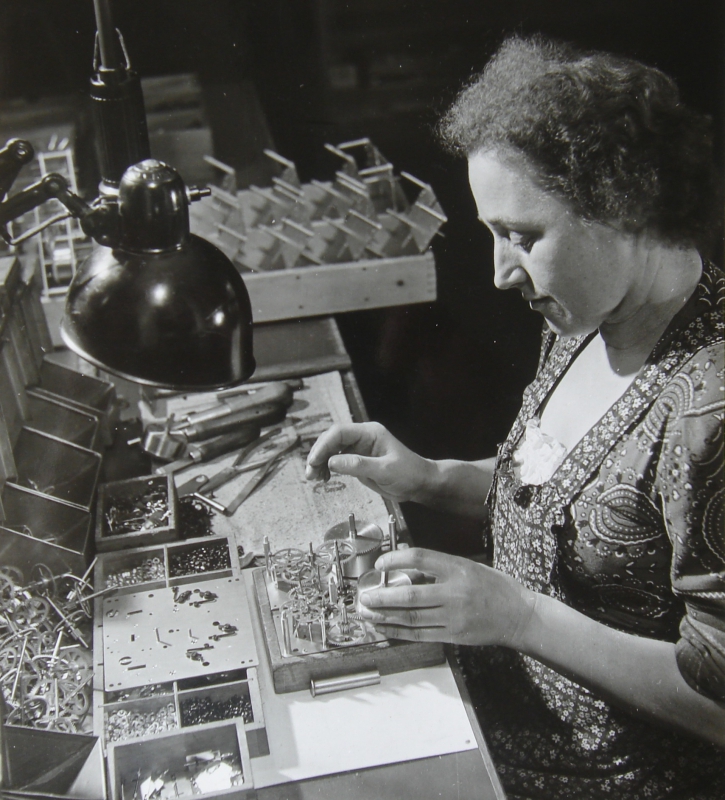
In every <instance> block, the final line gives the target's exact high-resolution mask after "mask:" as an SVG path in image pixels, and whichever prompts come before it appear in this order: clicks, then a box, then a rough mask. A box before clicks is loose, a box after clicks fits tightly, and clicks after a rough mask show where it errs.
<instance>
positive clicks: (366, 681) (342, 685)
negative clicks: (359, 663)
mask: <svg viewBox="0 0 725 800" xmlns="http://www.w3.org/2000/svg"><path fill="white" fill-rule="evenodd" d="M378 683H380V672H379V671H378V670H376V669H372V670H370V671H369V672H355V673H353V674H352V675H340V676H339V677H337V678H319V679H317V680H316V679H315V678H312V679H311V680H310V693H311V694H312V696H313V697H317V696H318V695H321V694H332V692H342V691H345V689H361V688H362V687H363V686H376V685H377V684H378Z"/></svg>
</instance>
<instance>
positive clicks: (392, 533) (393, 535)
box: [388, 514, 398, 550]
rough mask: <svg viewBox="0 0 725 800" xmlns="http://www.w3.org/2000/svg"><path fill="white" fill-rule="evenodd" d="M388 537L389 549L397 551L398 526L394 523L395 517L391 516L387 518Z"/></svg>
mask: <svg viewBox="0 0 725 800" xmlns="http://www.w3.org/2000/svg"><path fill="white" fill-rule="evenodd" d="M388 536H389V537H390V549H391V550H397V549H398V525H397V523H396V521H395V516H394V515H393V514H391V515H390V516H389V517H388Z"/></svg>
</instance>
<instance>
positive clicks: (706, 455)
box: [656, 344, 725, 701]
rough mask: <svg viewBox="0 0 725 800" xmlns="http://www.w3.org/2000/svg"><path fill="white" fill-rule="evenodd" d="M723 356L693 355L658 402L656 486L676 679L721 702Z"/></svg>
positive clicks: (717, 351)
mask: <svg viewBox="0 0 725 800" xmlns="http://www.w3.org/2000/svg"><path fill="white" fill-rule="evenodd" d="M723 356H724V352H723V347H722V345H721V344H717V345H715V346H713V347H710V348H705V349H703V350H701V351H699V352H698V353H697V354H696V356H694V357H693V358H692V359H691V360H690V361H689V362H688V364H687V366H686V368H685V369H684V370H682V371H681V372H679V373H678V374H677V376H676V377H675V378H674V379H673V380H672V381H671V382H670V384H669V385H668V386H667V388H666V389H665V390H664V391H663V393H662V394H661V395H660V397H659V398H658V400H657V405H659V412H660V413H661V414H662V415H663V417H664V418H666V420H667V422H666V424H665V426H664V437H663V441H662V457H661V459H660V460H659V465H658V469H657V476H656V482H657V484H658V489H659V493H660V496H661V497H662V498H663V511H664V516H665V522H666V525H667V531H668V535H669V538H670V541H671V542H672V548H673V559H672V570H671V578H672V588H673V591H674V593H675V594H676V595H677V596H678V597H680V598H681V599H682V600H684V603H685V608H686V613H685V616H684V617H683V619H682V622H681V624H680V639H679V641H678V642H677V646H676V656H677V664H678V667H679V669H680V672H681V673H682V676H683V678H684V679H685V680H686V681H687V683H688V684H689V685H690V686H692V688H693V689H695V690H696V691H697V692H699V693H701V694H703V695H706V696H707V697H710V698H712V699H715V700H719V701H724V700H725V503H724V500H725V470H724V463H723V410H724V407H725V397H724V393H723V382H724V380H725V365H724V364H723V360H724V358H723Z"/></svg>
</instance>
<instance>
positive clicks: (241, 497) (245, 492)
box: [224, 435, 300, 517]
mask: <svg viewBox="0 0 725 800" xmlns="http://www.w3.org/2000/svg"><path fill="white" fill-rule="evenodd" d="M299 443H300V437H299V435H297V436H295V438H294V440H293V441H292V442H290V443H289V444H287V445H285V446H284V447H283V448H282V449H281V450H278V451H277V452H276V453H275V454H274V455H273V456H272V457H271V458H270V459H269V461H267V463H266V465H265V466H264V468H263V469H262V470H261V471H260V472H259V473H258V474H257V475H255V476H254V477H253V478H252V479H251V480H250V481H248V482H247V483H246V484H245V486H244V488H243V489H242V491H241V492H239V494H238V495H237V496H236V497H235V498H234V499H233V500H232V501H231V503H229V505H228V506H227V507H226V511H225V512H224V513H225V514H226V516H227V517H231V516H232V515H233V514H234V512H235V511H236V510H237V509H238V508H239V506H241V505H242V503H243V502H244V501H245V500H246V499H247V498H248V497H249V495H250V494H252V492H253V491H254V490H255V489H256V488H257V487H258V486H259V485H260V484H261V483H262V481H263V480H264V479H265V478H266V477H267V476H268V475H269V473H270V472H271V471H272V468H273V467H274V466H275V465H276V464H277V463H278V462H279V460H280V459H281V458H282V456H284V455H286V454H287V453H289V452H291V451H292V450H294V449H295V448H296V447H298V446H299Z"/></svg>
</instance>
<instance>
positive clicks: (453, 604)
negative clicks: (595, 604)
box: [361, 548, 536, 648]
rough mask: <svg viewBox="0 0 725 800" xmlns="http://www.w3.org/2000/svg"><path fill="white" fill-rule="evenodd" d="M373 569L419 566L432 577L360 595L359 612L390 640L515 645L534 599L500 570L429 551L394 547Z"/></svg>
mask: <svg viewBox="0 0 725 800" xmlns="http://www.w3.org/2000/svg"><path fill="white" fill-rule="evenodd" d="M375 567H376V569H378V570H381V571H382V570H393V569H405V570H417V571H419V572H421V573H423V574H424V575H426V576H428V577H429V578H434V579H435V583H421V584H413V585H412V586H395V587H388V588H382V587H380V588H376V589H370V590H368V591H366V592H364V593H363V594H362V595H361V609H362V616H363V617H364V618H365V619H367V620H369V621H370V622H372V623H373V624H374V625H375V627H376V628H377V629H379V630H380V632H381V633H384V634H385V635H386V636H387V637H389V638H391V639H407V640H410V641H435V642H450V643H455V644H466V645H483V644H498V645H505V646H507V647H513V648H516V647H517V644H518V642H519V641H520V640H521V636H522V634H523V632H524V630H525V628H526V626H527V625H528V623H529V621H530V619H531V616H532V612H533V609H534V605H535V602H536V595H535V593H534V592H531V591H529V590H528V589H526V588H524V587H523V586H522V585H521V584H520V583H517V582H516V581H515V580H513V578H510V577H508V576H507V575H504V574H503V573H502V572H499V571H498V570H495V569H492V568H491V567H486V566H484V565H483V564H479V563H477V562H475V561H471V560H469V559H466V558H460V557H459V556H451V555H447V554H445V553H438V552H435V551H433V550H422V549H420V548H411V549H409V550H396V551H394V552H392V553H386V554H385V555H384V556H381V557H380V558H379V559H378V560H377V562H376V564H375Z"/></svg>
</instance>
